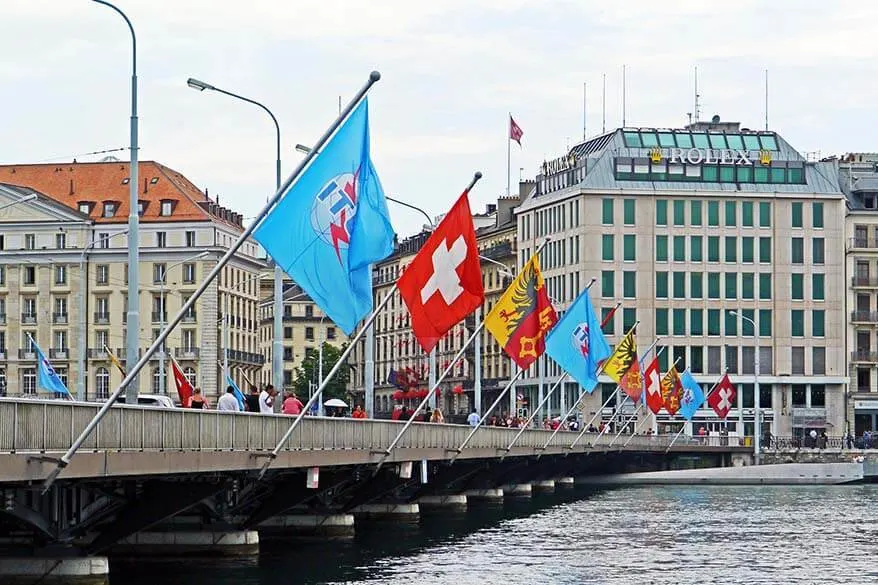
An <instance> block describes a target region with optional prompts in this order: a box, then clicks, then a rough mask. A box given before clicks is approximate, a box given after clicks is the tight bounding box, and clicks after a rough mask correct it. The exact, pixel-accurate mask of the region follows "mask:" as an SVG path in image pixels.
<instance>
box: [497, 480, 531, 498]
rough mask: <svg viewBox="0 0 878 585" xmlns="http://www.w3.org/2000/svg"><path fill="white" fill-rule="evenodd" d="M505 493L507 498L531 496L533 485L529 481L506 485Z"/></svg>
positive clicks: (504, 487)
mask: <svg viewBox="0 0 878 585" xmlns="http://www.w3.org/2000/svg"><path fill="white" fill-rule="evenodd" d="M503 495H504V496H506V497H507V498H529V497H531V496H532V495H533V487H532V486H531V484H529V483H513V484H510V485H504V486H503Z"/></svg>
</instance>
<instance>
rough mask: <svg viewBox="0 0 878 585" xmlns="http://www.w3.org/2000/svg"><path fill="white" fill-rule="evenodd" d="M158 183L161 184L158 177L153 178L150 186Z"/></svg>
mask: <svg viewBox="0 0 878 585" xmlns="http://www.w3.org/2000/svg"><path fill="white" fill-rule="evenodd" d="M158 182H159V178H158V177H153V178H152V179H150V180H149V184H150V185H155V184H156V183H158Z"/></svg>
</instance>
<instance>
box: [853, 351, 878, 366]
mask: <svg viewBox="0 0 878 585" xmlns="http://www.w3.org/2000/svg"><path fill="white" fill-rule="evenodd" d="M851 361H852V362H866V363H872V364H874V363H878V351H869V350H868V349H858V350H856V351H852V352H851Z"/></svg>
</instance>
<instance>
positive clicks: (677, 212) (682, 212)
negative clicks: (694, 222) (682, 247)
mask: <svg viewBox="0 0 878 585" xmlns="http://www.w3.org/2000/svg"><path fill="white" fill-rule="evenodd" d="M674 225H686V202H685V201H683V200H682V199H675V200H674Z"/></svg>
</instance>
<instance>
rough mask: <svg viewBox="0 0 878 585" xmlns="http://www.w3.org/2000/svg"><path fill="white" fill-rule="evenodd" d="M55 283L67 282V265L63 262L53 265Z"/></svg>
mask: <svg viewBox="0 0 878 585" xmlns="http://www.w3.org/2000/svg"><path fill="white" fill-rule="evenodd" d="M55 284H67V267H66V266H64V265H63V264H59V265H57V266H55Z"/></svg>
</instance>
